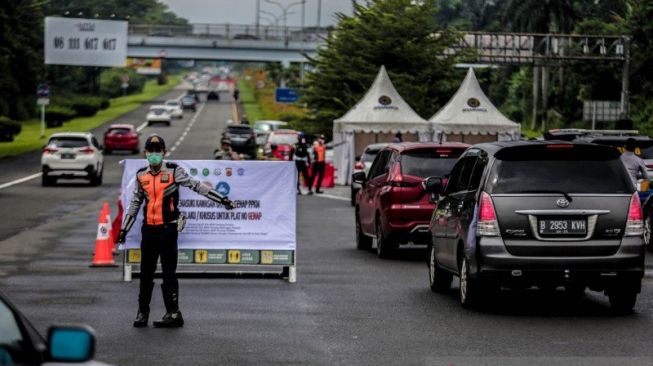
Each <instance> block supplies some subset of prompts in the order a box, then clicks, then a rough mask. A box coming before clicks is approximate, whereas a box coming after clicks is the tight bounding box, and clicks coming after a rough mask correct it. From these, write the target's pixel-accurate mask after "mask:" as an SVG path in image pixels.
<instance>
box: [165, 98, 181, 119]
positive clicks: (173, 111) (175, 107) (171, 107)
mask: <svg viewBox="0 0 653 366" xmlns="http://www.w3.org/2000/svg"><path fill="white" fill-rule="evenodd" d="M166 106H167V107H168V111H169V112H170V116H171V117H173V118H179V119H181V118H184V110H183V109H182V106H181V102H180V101H179V100H178V99H170V100H166Z"/></svg>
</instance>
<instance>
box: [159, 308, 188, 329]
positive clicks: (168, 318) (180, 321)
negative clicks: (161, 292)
mask: <svg viewBox="0 0 653 366" xmlns="http://www.w3.org/2000/svg"><path fill="white" fill-rule="evenodd" d="M154 326H155V327H157V328H179V327H183V326H184V318H182V316H181V311H179V310H177V311H175V312H172V313H171V312H168V313H166V314H165V315H164V316H163V318H162V319H161V320H155V321H154Z"/></svg>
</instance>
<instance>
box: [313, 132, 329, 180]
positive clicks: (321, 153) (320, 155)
mask: <svg viewBox="0 0 653 366" xmlns="http://www.w3.org/2000/svg"><path fill="white" fill-rule="evenodd" d="M313 152H314V154H315V159H314V160H313V166H312V170H313V172H312V173H313V176H312V177H311V185H310V186H309V190H310V187H311V186H312V185H313V184H314V183H315V178H317V183H315V193H324V192H322V191H321V190H320V188H322V179H324V169H325V167H326V159H325V157H326V145H324V135H320V138H318V139H317V142H316V143H315V145H314V146H313Z"/></svg>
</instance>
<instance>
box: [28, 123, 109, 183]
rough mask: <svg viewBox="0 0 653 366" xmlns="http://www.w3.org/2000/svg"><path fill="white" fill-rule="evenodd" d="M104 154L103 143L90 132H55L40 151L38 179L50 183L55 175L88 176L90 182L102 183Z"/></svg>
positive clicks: (70, 177)
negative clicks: (39, 177)
mask: <svg viewBox="0 0 653 366" xmlns="http://www.w3.org/2000/svg"><path fill="white" fill-rule="evenodd" d="M103 169H104V156H103V155H102V145H100V143H99V142H98V140H97V138H95V136H93V134H91V133H89V132H61V133H55V134H53V135H52V136H50V138H49V139H48V143H47V144H46V145H45V147H44V148H43V154H42V155H41V172H42V176H41V182H42V185H43V186H51V185H54V184H55V183H57V180H58V179H80V178H82V179H88V180H89V183H90V184H91V185H93V186H97V185H101V184H102V172H103Z"/></svg>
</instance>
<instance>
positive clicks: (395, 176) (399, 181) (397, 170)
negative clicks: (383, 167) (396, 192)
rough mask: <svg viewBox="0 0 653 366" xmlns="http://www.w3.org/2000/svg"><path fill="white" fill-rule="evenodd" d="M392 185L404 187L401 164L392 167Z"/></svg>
mask: <svg viewBox="0 0 653 366" xmlns="http://www.w3.org/2000/svg"><path fill="white" fill-rule="evenodd" d="M390 185H391V186H393V187H403V185H404V176H403V175H401V165H399V164H394V165H393V166H392V169H390Z"/></svg>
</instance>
